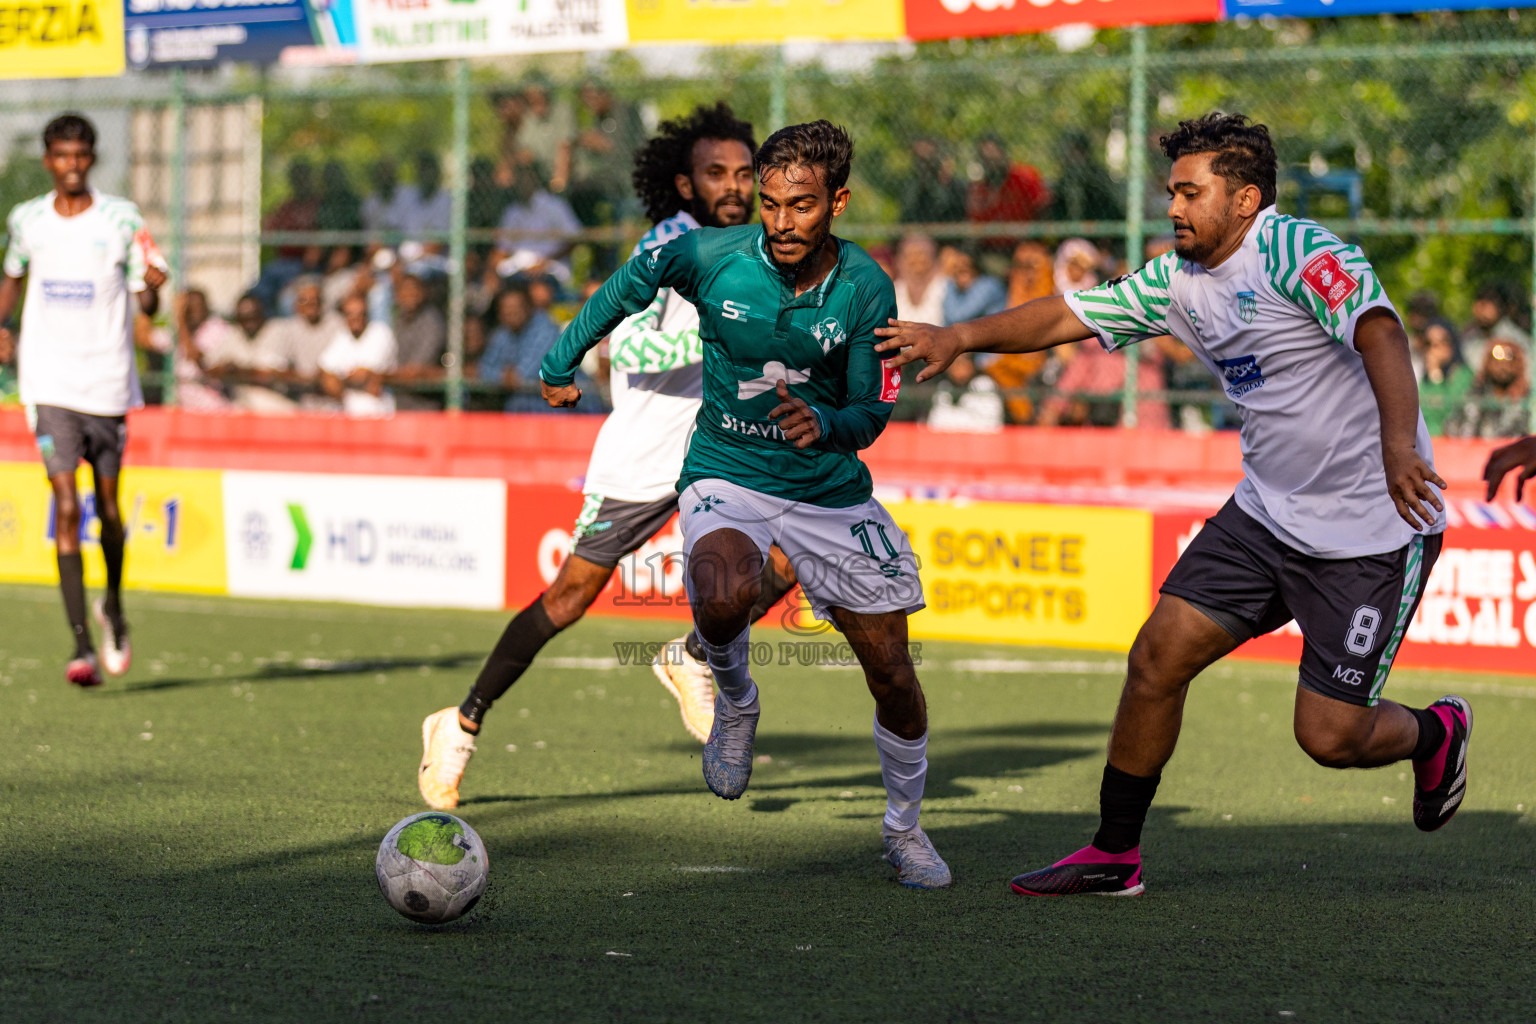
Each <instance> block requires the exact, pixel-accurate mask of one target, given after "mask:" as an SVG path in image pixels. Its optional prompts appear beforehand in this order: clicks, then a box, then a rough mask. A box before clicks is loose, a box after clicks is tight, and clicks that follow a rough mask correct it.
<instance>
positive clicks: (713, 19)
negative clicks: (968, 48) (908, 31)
mask: <svg viewBox="0 0 1536 1024" xmlns="http://www.w3.org/2000/svg"><path fill="white" fill-rule="evenodd" d="M629 34H630V38H631V39H632V40H633V41H634V42H637V43H646V42H652V43H660V42H703V43H742V42H777V41H779V40H784V39H898V38H900V37H901V35H902V12H901V3H900V0H629Z"/></svg>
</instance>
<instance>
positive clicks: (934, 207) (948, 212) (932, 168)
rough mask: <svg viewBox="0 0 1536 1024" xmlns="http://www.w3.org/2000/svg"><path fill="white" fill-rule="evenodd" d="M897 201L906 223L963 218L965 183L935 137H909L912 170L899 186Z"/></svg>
mask: <svg viewBox="0 0 1536 1024" xmlns="http://www.w3.org/2000/svg"><path fill="white" fill-rule="evenodd" d="M898 202H900V204H901V219H902V220H903V221H905V222H906V223H909V224H919V223H922V222H924V221H934V222H937V221H957V220H964V219H965V184H964V183H963V182H962V181H960V179H959V178H958V177H957V176H956V174H955V161H954V159H953V158H952V157H948V156H945V154H944V151H943V150H942V149H941V148H940V145H939V142H938V140H936V139H930V138H919V139H915V140H914V141H913V143H912V171H911V173H910V174H908V175H907V177H906V178H905V179H904V180H903V181H902V182H901V185H900V186H899V189H898Z"/></svg>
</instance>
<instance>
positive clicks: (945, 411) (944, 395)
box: [928, 354, 1003, 433]
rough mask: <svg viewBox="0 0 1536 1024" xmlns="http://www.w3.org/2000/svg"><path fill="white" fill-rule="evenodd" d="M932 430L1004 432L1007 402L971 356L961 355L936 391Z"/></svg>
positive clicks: (931, 421) (931, 413) (931, 415)
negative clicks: (1004, 407) (1004, 415)
mask: <svg viewBox="0 0 1536 1024" xmlns="http://www.w3.org/2000/svg"><path fill="white" fill-rule="evenodd" d="M928 428H929V429H930V430H943V431H965V432H970V433H992V432H994V431H998V430H1001V429H1003V399H1002V396H1001V395H999V394H998V392H997V382H996V381H994V380H993V379H992V378H991V377H988V376H986V375H985V374H978V373H977V372H976V364H975V363H974V362H972V360H971V357H970V356H969V355H964V354H962V355H960V356H959V357H957V358H956V359H955V361H954V362H953V363H950V364H949V369H948V370H946V371H945V372H944V376H943V378H941V379H940V381H939V384H938V387H937V388H935V389H934V394H933V406H932V408H930V409H929V411H928Z"/></svg>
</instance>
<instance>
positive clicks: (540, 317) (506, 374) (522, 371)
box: [475, 285, 586, 412]
mask: <svg viewBox="0 0 1536 1024" xmlns="http://www.w3.org/2000/svg"><path fill="white" fill-rule="evenodd" d="M559 338H560V328H559V327H557V326H556V325H555V322H554V321H553V320H551V319H550V318H549V314H548V313H545V312H544V311H543V310H537V309H534V308H533V302H532V301H531V300H530V299H529V298H528V289H527V288H526V287H524V286H520V285H510V286H508V287H507V288H505V289H504V290H503V291H502V293H501V294H500V295H498V296H497V297H496V327H495V329H494V330H493V331H492V332H491V336H490V339H489V340H488V341H487V342H486V345H485V354H484V355H482V356H481V357H480V364H479V366H478V367H477V368H476V371H475V379H477V380H479V381H480V382H481V383H484V384H499V385H501V386H502V387H504V388H516V387H520V386H526V387H527V388H529V389H530V390H529V391H528V392H527V393H526V394H514V395H512V396H510V397H509V398H508V399H507V402H506V405H505V406H503V409H504V411H506V412H551V411H553V410H551V409H550V407H549V403H548V402H545V401H544V399H543V398H541V397H539V393H538V386H539V361H540V360H542V359H543V358H544V354H545V353H546V352H548V351H549V350H550V349H552V348H554V346H555V342H556V341H558V340H559ZM578 376H580V375H578ZM583 390H586V389H585V388H583Z"/></svg>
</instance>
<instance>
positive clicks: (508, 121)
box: [491, 89, 528, 185]
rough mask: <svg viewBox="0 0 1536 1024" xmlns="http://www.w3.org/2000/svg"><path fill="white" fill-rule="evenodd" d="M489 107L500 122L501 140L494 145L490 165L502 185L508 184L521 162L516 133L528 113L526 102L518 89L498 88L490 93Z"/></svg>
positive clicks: (520, 151)
mask: <svg viewBox="0 0 1536 1024" xmlns="http://www.w3.org/2000/svg"><path fill="white" fill-rule="evenodd" d="M491 109H492V110H494V111H495V112H496V120H498V121H500V122H501V140H500V142H498V143H497V145H496V151H497V156H496V160H495V161H493V162H492V164H491V166H492V169H493V171H494V173H495V175H496V177H497V178H498V179H499V183H500V184H502V185H507V184H510V183H511V181H512V179H513V178H515V177H516V176H517V169H518V167H519V166H520V165H521V164H522V162H523V150H522V147H521V146H519V145H518V141H517V136H518V133H519V132H521V131H522V130H523V118H524V117H525V116H527V114H528V104H527V102H526V101H525V100H524V99H523V94H522V91H521V90H519V89H498V90H497V91H496V92H493V93H491Z"/></svg>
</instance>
